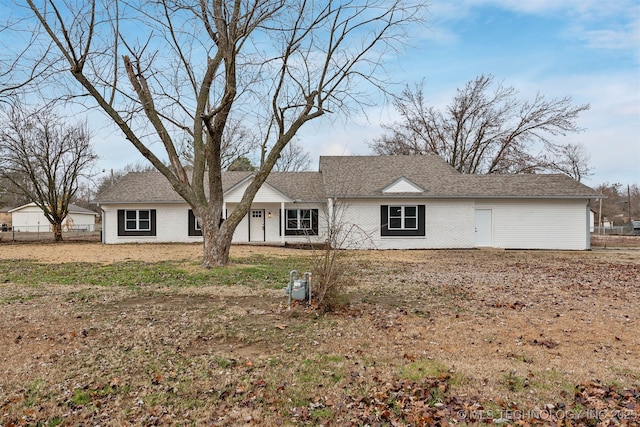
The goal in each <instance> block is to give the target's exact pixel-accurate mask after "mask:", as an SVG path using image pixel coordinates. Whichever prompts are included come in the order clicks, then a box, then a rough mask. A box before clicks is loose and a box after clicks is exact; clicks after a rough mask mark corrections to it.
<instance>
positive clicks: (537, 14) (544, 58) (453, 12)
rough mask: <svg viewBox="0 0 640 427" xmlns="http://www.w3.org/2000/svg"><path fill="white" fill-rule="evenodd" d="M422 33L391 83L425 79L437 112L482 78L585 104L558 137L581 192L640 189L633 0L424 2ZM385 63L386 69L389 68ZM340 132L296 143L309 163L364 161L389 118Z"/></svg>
mask: <svg viewBox="0 0 640 427" xmlns="http://www.w3.org/2000/svg"><path fill="white" fill-rule="evenodd" d="M428 26H429V28H428V29H427V30H425V31H423V33H422V35H421V36H420V37H419V38H417V39H416V40H412V41H411V43H412V45H413V47H412V48H410V49H408V50H407V52H406V54H405V56H403V57H401V58H399V60H398V61H397V62H398V63H397V64H394V65H395V66H396V67H397V68H396V70H394V79H395V80H397V81H399V82H401V83H409V84H413V83H414V82H419V81H420V80H421V79H423V78H424V79H425V83H426V86H425V94H426V96H427V99H428V100H430V102H431V103H432V104H433V105H435V106H445V105H446V104H448V103H449V102H450V100H451V99H452V98H453V96H454V94H455V90H456V88H458V87H462V86H464V84H465V83H466V82H467V81H469V80H471V79H473V78H475V77H476V76H478V75H480V74H492V75H494V76H495V79H496V80H497V81H502V82H503V83H504V84H505V85H506V86H512V87H514V88H515V89H516V90H517V91H518V92H519V94H520V96H521V97H522V98H526V99H529V98H532V97H533V96H535V94H536V93H538V92H539V93H541V94H543V95H545V96H546V97H548V98H561V97H564V96H566V95H569V96H571V97H572V99H573V102H574V103H575V104H590V105H591V109H590V110H589V111H587V112H585V113H583V114H582V115H581V116H580V118H579V120H578V125H579V126H580V127H581V128H584V129H585V131H584V132H582V133H579V134H572V135H568V136H566V137H559V138H561V139H559V140H558V141H559V142H561V143H563V144H564V143H582V144H584V146H585V147H586V148H587V150H588V152H589V153H590V155H591V164H592V166H593V167H594V175H593V176H591V177H589V178H587V179H585V180H584V182H585V183H586V184H587V185H591V186H596V185H598V184H600V183H603V182H610V183H614V182H621V183H623V184H639V185H640V2H639V1H638V0H633V1H625V0H620V1H612V0H610V1H592V0H524V1H520V0H462V1H456V2H450V1H446V0H445V1H443V0H434V1H432V2H431V7H430V18H429V23H428ZM390 65H391V64H390ZM367 116H368V117H367V118H365V117H352V122H351V123H350V124H348V125H346V126H343V125H342V124H340V123H335V126H333V127H327V126H326V124H316V125H313V124H312V125H311V126H310V128H307V129H306V130H305V131H303V132H302V135H301V136H302V138H301V142H303V143H305V144H306V147H307V148H308V149H310V151H311V154H312V158H316V157H317V156H319V155H330V154H331V155H342V154H369V153H370V150H369V147H368V145H367V144H366V141H371V140H372V139H374V138H375V137H377V136H379V135H380V134H381V132H382V131H381V129H380V127H379V124H380V122H390V121H392V120H393V111H389V109H385V108H374V109H371V110H370V111H369V112H368V114H367Z"/></svg>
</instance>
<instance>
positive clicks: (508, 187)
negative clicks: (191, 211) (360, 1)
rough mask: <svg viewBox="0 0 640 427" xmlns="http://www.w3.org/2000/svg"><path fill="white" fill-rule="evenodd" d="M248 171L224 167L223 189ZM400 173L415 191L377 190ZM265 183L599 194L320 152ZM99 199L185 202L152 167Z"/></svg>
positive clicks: (460, 193) (295, 196) (510, 194)
mask: <svg viewBox="0 0 640 427" xmlns="http://www.w3.org/2000/svg"><path fill="white" fill-rule="evenodd" d="M249 175H251V172H223V174H222V181H223V190H224V191H225V192H226V191H228V190H229V189H230V188H232V187H233V186H235V185H237V184H239V183H240V182H241V181H242V180H244V179H246V178H247V177H249ZM402 177H404V178H405V179H407V180H409V181H411V182H413V183H414V184H416V185H417V186H418V187H420V188H422V189H424V192H420V193H391V194H389V193H387V194H384V193H383V192H382V190H383V189H384V188H386V187H388V186H389V185H390V184H392V183H394V182H395V181H397V180H398V179H400V178H402ZM267 183H268V184H269V185H271V186H272V187H274V188H275V189H276V190H278V191H279V192H281V193H282V194H284V195H285V196H287V197H289V198H290V199H292V200H303V201H320V200H323V199H324V198H325V197H350V198H379V197H420V198H491V197H496V198H599V197H601V195H599V194H598V193H597V192H596V191H595V190H593V189H592V188H589V187H587V186H586V185H584V184H581V183H579V182H577V181H575V180H573V179H571V178H569V177H567V176H565V175H561V174H544V175H543V174H541V175H531V174H529V175H462V174H460V173H458V172H457V171H456V170H455V169H454V168H452V167H451V166H449V165H448V164H447V163H446V162H445V161H444V160H442V159H441V158H440V157H438V156H429V155H426V156H323V157H320V172H272V173H271V174H270V175H269V178H267ZM96 202H98V203H184V200H182V198H181V197H180V196H179V195H178V194H177V193H176V192H175V191H174V190H173V188H171V185H170V184H169V182H168V181H167V180H166V179H165V178H164V177H163V176H162V175H161V174H160V173H159V172H156V171H152V172H131V173H129V174H127V175H126V176H125V177H123V178H122V179H120V180H119V181H117V182H116V183H115V184H114V185H113V186H111V187H109V188H107V189H106V190H104V191H103V192H102V193H100V194H99V195H98V196H97V197H96Z"/></svg>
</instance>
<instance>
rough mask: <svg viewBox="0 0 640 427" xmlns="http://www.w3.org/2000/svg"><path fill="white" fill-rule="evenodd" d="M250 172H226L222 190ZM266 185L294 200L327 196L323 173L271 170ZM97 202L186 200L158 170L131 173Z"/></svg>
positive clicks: (100, 196) (105, 191)
mask: <svg viewBox="0 0 640 427" xmlns="http://www.w3.org/2000/svg"><path fill="white" fill-rule="evenodd" d="M250 175H251V172H223V173H222V189H223V191H225V192H226V191H228V190H229V189H231V188H232V187H233V186H235V185H237V184H239V183H240V182H241V181H242V180H244V179H246V178H247V177H249V176H250ZM267 184H269V185H271V186H272V187H274V188H275V189H276V190H278V191H280V192H281V193H282V194H284V195H285V196H287V197H289V198H290V199H292V200H305V201H317V200H323V199H324V194H325V192H324V186H323V182H322V174H321V173H320V172H272V173H271V174H270V175H269V177H268V178H267ZM96 202H98V203H184V200H183V199H182V197H180V196H179V195H178V193H176V192H175V190H174V189H173V188H172V187H171V184H170V183H169V181H168V180H167V179H166V178H165V177H164V176H163V175H162V174H161V173H160V172H157V171H148V172H130V173H128V174H127V175H125V176H124V177H123V178H121V179H120V180H118V181H116V182H115V183H114V184H113V185H112V186H110V187H108V188H106V189H105V190H104V191H102V192H101V193H100V194H98V195H97V196H96Z"/></svg>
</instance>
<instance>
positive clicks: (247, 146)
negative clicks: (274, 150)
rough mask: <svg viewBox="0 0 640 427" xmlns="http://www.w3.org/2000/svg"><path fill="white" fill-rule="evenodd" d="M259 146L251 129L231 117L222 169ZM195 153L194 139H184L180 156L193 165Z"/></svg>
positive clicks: (226, 134) (226, 135)
mask: <svg viewBox="0 0 640 427" xmlns="http://www.w3.org/2000/svg"><path fill="white" fill-rule="evenodd" d="M259 148H260V141H259V139H258V138H257V137H256V135H254V133H253V132H252V131H251V129H249V128H248V127H246V126H244V125H243V124H242V123H241V122H240V121H237V120H232V119H229V120H228V121H227V125H226V126H225V128H224V133H223V135H222V142H221V145H220V167H221V168H222V170H228V169H229V167H230V166H231V164H232V163H233V162H234V161H235V160H236V159H238V158H241V157H245V158H246V157H247V156H249V155H250V154H252V153H254V152H255V151H256V150H258V149H259ZM193 155H194V152H193V141H192V140H187V141H184V143H183V144H182V146H181V147H180V156H181V157H182V159H183V162H184V163H185V165H193ZM276 165H277V164H276Z"/></svg>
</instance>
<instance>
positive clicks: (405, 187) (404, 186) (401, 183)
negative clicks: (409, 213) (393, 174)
mask: <svg viewBox="0 0 640 427" xmlns="http://www.w3.org/2000/svg"><path fill="white" fill-rule="evenodd" d="M423 192H424V189H423V188H421V187H420V186H418V185H416V184H414V183H413V182H411V180H409V179H407V178H405V177H404V176H401V177H400V178H398V179H396V180H395V181H393V182H392V183H391V184H389V185H388V186H386V187H385V188H383V189H382V193H383V194H387V193H423Z"/></svg>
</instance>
